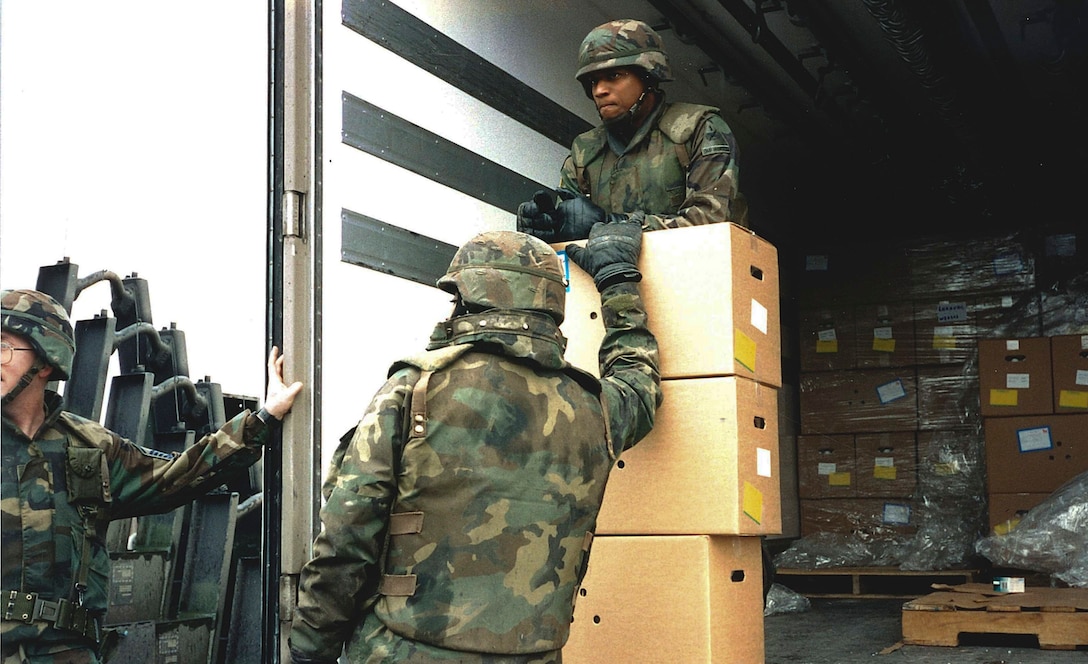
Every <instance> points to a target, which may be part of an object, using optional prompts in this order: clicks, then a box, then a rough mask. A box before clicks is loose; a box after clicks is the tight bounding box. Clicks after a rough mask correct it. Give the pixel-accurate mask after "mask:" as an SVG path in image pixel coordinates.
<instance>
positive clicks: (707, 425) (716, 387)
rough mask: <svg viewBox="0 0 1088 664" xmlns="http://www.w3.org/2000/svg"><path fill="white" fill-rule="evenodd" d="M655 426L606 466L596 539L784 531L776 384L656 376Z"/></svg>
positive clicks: (742, 379)
mask: <svg viewBox="0 0 1088 664" xmlns="http://www.w3.org/2000/svg"><path fill="white" fill-rule="evenodd" d="M662 391H663V392H664V395H665V401H664V403H663V404H662V406H661V408H660V409H658V411H657V421H656V423H655V425H654V429H653V431H651V432H650V434H649V435H648V436H646V438H645V439H643V440H642V441H641V442H639V443H638V444H637V445H636V446H635V447H633V448H631V449H630V450H627V451H626V452H624V453H623V454H622V455H621V456H620V459H619V461H618V462H617V464H616V467H615V468H613V469H612V473H611V475H609V478H608V484H607V485H606V487H605V493H604V502H603V504H602V505H601V511H600V514H599V515H598V517H597V534H599V535H690V534H698V535H705V534H709V535H741V534H743V535H763V534H774V533H778V532H780V530H781V527H782V513H781V497H780V486H779V477H778V469H779V460H778V389H777V388H773V387H770V386H767V385H762V384H760V383H757V382H755V381H753V380H747V379H744V378H738V377H736V376H729V377H722V378H686V379H683V380H666V381H662Z"/></svg>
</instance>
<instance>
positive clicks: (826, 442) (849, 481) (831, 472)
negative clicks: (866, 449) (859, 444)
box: [797, 433, 857, 498]
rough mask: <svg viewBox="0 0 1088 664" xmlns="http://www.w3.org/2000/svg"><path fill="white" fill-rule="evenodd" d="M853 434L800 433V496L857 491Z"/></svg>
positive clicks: (846, 495)
mask: <svg viewBox="0 0 1088 664" xmlns="http://www.w3.org/2000/svg"><path fill="white" fill-rule="evenodd" d="M855 459H856V457H855V453H854V434H850V433H846V434H834V435H828V436H798V437H797V476H798V480H799V486H798V492H799V495H800V497H801V498H850V497H853V496H856V495H857V483H856V481H857V471H856V460H855Z"/></svg>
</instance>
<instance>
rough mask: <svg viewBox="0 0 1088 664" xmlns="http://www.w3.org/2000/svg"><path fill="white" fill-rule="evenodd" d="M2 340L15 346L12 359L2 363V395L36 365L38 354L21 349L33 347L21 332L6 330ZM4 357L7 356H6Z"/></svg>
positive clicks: (0, 376)
mask: <svg viewBox="0 0 1088 664" xmlns="http://www.w3.org/2000/svg"><path fill="white" fill-rule="evenodd" d="M0 341H3V342H4V343H5V344H8V345H10V346H12V348H13V350H12V351H11V360H9V361H8V362H7V363H5V364H3V365H0V396H3V395H5V394H7V393H8V392H10V391H11V389H12V388H13V387H15V384H16V383H18V382H19V379H20V378H22V377H23V374H25V373H26V372H27V371H28V370H29V369H30V367H31V366H33V365H34V360H35V359H36V358H37V357H38V355H37V353H35V352H33V351H29V350H21V349H24V348H32V346H31V344H30V339H27V338H26V337H24V336H23V335H21V334H15V333H13V332H8V331H6V330H5V331H3V332H0ZM5 355H6V353H5ZM4 359H7V358H6V357H5V358H4Z"/></svg>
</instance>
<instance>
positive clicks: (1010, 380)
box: [1005, 373, 1031, 390]
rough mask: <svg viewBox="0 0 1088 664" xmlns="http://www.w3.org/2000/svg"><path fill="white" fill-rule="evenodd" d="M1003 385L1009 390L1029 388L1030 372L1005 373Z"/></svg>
mask: <svg viewBox="0 0 1088 664" xmlns="http://www.w3.org/2000/svg"><path fill="white" fill-rule="evenodd" d="M1005 387H1006V388H1008V389H1010V390H1028V389H1031V374H1019V373H1018V374H1005Z"/></svg>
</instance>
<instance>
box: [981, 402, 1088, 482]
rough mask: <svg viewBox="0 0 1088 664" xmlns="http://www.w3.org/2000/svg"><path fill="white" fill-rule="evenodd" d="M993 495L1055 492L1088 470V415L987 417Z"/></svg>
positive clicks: (987, 475) (987, 465) (985, 426)
mask: <svg viewBox="0 0 1088 664" xmlns="http://www.w3.org/2000/svg"><path fill="white" fill-rule="evenodd" d="M983 430H984V431H985V436H986V477H987V483H988V485H989V489H988V490H989V493H1041V492H1047V493H1049V492H1051V491H1054V490H1055V489H1057V488H1058V487H1059V486H1061V485H1062V484H1063V483H1064V482H1066V481H1067V480H1070V479H1072V478H1073V477H1075V476H1077V475H1078V474H1080V473H1083V472H1085V471H1088V414H1084V415H1031V416H1024V417H987V418H985V419H983Z"/></svg>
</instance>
